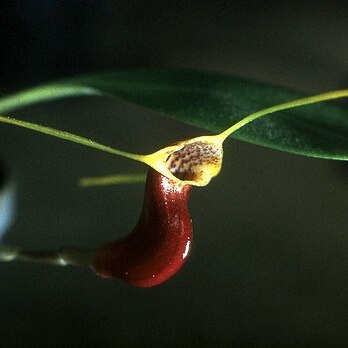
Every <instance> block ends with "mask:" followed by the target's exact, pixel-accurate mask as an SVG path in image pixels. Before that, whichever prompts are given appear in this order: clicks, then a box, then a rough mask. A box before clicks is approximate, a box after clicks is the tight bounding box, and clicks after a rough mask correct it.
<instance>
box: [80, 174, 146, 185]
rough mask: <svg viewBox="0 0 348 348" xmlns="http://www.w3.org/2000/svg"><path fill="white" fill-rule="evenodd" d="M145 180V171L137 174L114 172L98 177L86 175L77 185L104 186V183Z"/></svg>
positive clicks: (134, 182) (114, 183)
mask: <svg viewBox="0 0 348 348" xmlns="http://www.w3.org/2000/svg"><path fill="white" fill-rule="evenodd" d="M145 180H146V174H145V173H139V174H133V173H129V174H116V175H108V176H100V177H86V178H81V179H80V180H79V186H82V187H90V186H106V185H119V184H138V183H142V182H144V181H145Z"/></svg>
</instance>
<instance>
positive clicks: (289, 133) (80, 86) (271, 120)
mask: <svg viewBox="0 0 348 348" xmlns="http://www.w3.org/2000/svg"><path fill="white" fill-rule="evenodd" d="M81 95H109V96H113V97H117V98H120V99H122V100H125V101H128V102H130V103H133V104H135V105H139V106H142V107H145V108H147V109H150V110H153V111H155V112H158V113H161V114H163V115H167V116H170V117H171V118H173V119H176V120H178V121H181V122H184V123H187V124H190V125H194V126H199V127H202V128H204V129H207V130H210V131H213V132H221V131H222V130H224V129H226V128H228V127H229V126H231V125H232V124H234V123H236V122H237V121H239V120H241V119H242V118H243V117H245V116H247V115H249V114H251V113H254V112H256V111H258V110H261V109H264V108H267V107H270V106H273V105H277V104H280V103H284V102H289V101H292V100H295V99H299V98H303V97H305V95H304V94H301V93H298V92H294V91H292V90H289V89H285V88H280V87H274V86H269V85H266V84H262V83H258V82H255V81H250V80H245V79H240V78H235V77H231V76H228V75H222V74H216V73H210V72H198V71H192V70H181V69H142V70H132V71H106V72H102V73H98V74H93V75H87V76H81V77H77V78H72V79H67V80H64V81H58V82H56V83H51V84H47V85H42V86H39V87H36V88H33V89H29V90H26V91H23V92H19V93H16V94H14V95H10V96H5V97H3V98H0V113H1V114H7V115H9V112H10V111H13V110H16V109H18V108H20V107H24V106H27V105H30V104H35V103H39V102H43V101H49V100H53V99H58V98H63V97H69V96H81ZM9 116H10V115H9ZM232 136H233V137H234V138H237V139H240V140H244V141H248V142H251V143H254V144H258V145H263V146H267V147H270V148H274V149H279V150H282V151H287V152H291V153H297V154H302V155H306V156H313V157H321V158H331V159H342V160H346V159H348V108H347V107H342V106H338V105H335V104H333V103H332V102H321V103H318V104H313V105H308V106H301V107H297V108H294V109H291V110H286V111H280V112H277V113H274V114H271V115H268V116H265V117H262V118H261V119H258V120H256V121H254V122H251V123H249V124H248V125H246V126H245V127H243V128H241V129H240V130H238V131H237V132H235V133H234V134H233V135H232Z"/></svg>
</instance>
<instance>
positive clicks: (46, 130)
mask: <svg viewBox="0 0 348 348" xmlns="http://www.w3.org/2000/svg"><path fill="white" fill-rule="evenodd" d="M0 122H4V123H9V124H13V125H16V126H19V127H23V128H28V129H31V130H33V131H36V132H40V133H43V134H47V135H50V136H53V137H56V138H60V139H64V140H68V141H71V142H74V143H77V144H81V145H85V146H88V147H92V148H94V149H98V150H101V151H104V152H109V153H112V154H113V155H118V156H122V157H126V158H130V159H132V160H134V161H138V162H142V163H144V157H145V156H143V155H138V154H134V153H130V152H126V151H122V150H118V149H114V148H112V147H110V146H106V145H103V144H99V143H97V142H95V141H93V140H91V139H87V138H84V137H80V136H78V135H75V134H72V133H69V132H65V131H61V130H58V129H54V128H50V127H45V126H41V125H38V124H35V123H31V122H26V121H21V120H16V119H14V118H10V117H6V116H0Z"/></svg>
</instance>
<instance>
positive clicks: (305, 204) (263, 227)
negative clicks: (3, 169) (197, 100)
mask: <svg viewBox="0 0 348 348" xmlns="http://www.w3.org/2000/svg"><path fill="white" fill-rule="evenodd" d="M347 18H348V3H347V2H344V1H342V2H330V4H329V2H326V1H316V2H312V1H302V2H296V1H295V2H294V1H292V2H281V1H262V2H261V1H254V2H247V1H210V2H208V1H205V2H202V1H190V2H189V3H186V2H182V3H176V2H159V1H158V2H156V1H54V0H49V1H29V0H26V1H1V4H0V47H1V54H0V91H1V92H2V93H3V94H6V93H9V92H11V91H16V90H19V89H21V88H24V87H28V86H31V85H35V84H38V83H41V82H44V81H49V80H52V79H55V78H62V77H64V76H70V75H75V74H80V73H89V72H95V71H99V70H104V69H113V68H117V69H124V68H135V67H148V66H151V67H153V66H175V67H177V66H180V67H190V68H197V69H206V70H215V71H220V72H225V73H228V74H232V75H238V76H243V77H250V78H253V79H259V80H262V81H266V82H272V83H275V84H279V85H282V86H288V87H292V88H296V89H298V90H301V91H305V92H309V93H315V92H321V91H327V90H332V89H337V88H343V87H345V88H347V85H348V79H347V70H348V69H347V61H348V45H347V37H348V19H347ZM11 115H13V116H16V117H18V118H26V119H29V120H31V121H33V122H40V123H43V124H47V125H50V126H52V127H57V128H63V129H67V130H69V131H71V132H75V133H77V134H81V135H84V136H87V137H91V138H93V139H94V140H97V141H100V142H102V143H105V144H109V145H111V146H115V147H118V148H124V149H127V150H130V151H134V152H147V151H152V150H155V149H157V148H159V147H161V146H162V145H164V144H167V143H170V142H171V141H174V140H177V139H182V138H185V137H190V136H194V135H198V134H201V131H200V130H198V129H195V128H193V127H188V126H185V125H181V124H178V123H176V122H174V121H171V120H169V119H167V118H164V117H160V116H158V115H155V114H152V113H151V112H149V111H144V110H141V109H139V108H137V107H134V106H130V105H128V104H125V103H123V102H118V101H115V100H110V99H108V98H101V97H100V98H97V97H91V98H73V99H66V100H63V101H56V102H51V103H46V104H43V105H40V106H32V107H28V108H25V109H23V110H20V111H17V112H15V113H12V114H11ZM328 117H329V115H328ZM0 151H1V153H2V154H3V156H4V157H5V158H6V160H7V163H8V165H9V167H10V168H11V171H12V173H13V175H14V177H15V178H16V180H17V187H18V212H17V219H16V221H15V224H14V226H13V228H12V229H11V230H10V231H9V232H8V234H7V236H6V238H5V240H6V242H8V243H12V244H16V245H22V246H24V247H27V248H55V247H58V246H61V245H79V246H87V247H88V246H97V245H100V244H102V243H103V242H105V241H108V240H111V239H116V238H118V237H120V236H122V235H124V234H126V233H127V232H128V231H130V230H131V228H132V227H133V226H134V224H135V223H136V221H137V218H138V215H139V211H140V209H141V205H142V195H143V187H142V185H133V186H115V187H107V188H93V189H92V188H91V189H88V190H87V189H86V190H82V189H79V188H78V187H77V185H76V182H77V179H78V178H79V177H81V176H85V175H104V174H110V173H117V172H120V171H130V170H132V171H139V170H141V169H143V167H142V166H141V165H139V164H137V163H133V162H130V161H127V160H124V159H121V158H117V157H111V156H110V155H107V154H104V153H99V152H97V151H94V150H90V149H87V148H83V147H79V146H77V145H74V144H70V143H65V142H61V141H59V140H57V139H53V138H50V137H46V136H41V135H37V134H34V133H32V132H29V131H26V130H22V129H17V128H15V127H11V126H6V125H1V127H0ZM225 151H226V157H225V162H224V167H223V171H222V173H221V175H220V176H219V177H217V178H216V179H215V180H214V181H213V182H212V183H211V184H210V185H209V186H208V187H206V188H204V189H195V190H194V192H193V194H192V198H191V202H190V207H191V212H192V217H193V219H194V226H195V247H194V251H193V253H192V255H191V257H190V259H189V261H188V263H187V265H186V266H185V267H184V268H183V269H182V271H181V272H180V273H179V274H178V275H177V276H176V277H175V278H173V279H172V280H170V281H169V282H167V283H166V284H164V285H162V286H159V287H157V288H153V289H136V288H132V287H130V286H127V285H125V284H123V283H120V282H118V281H105V280H104V281H103V280H100V279H99V278H97V277H96V276H95V275H94V274H93V273H91V272H90V271H88V270H85V269H78V268H77V269H75V268H58V267H51V266H46V265H39V264H22V263H14V264H1V265H0V277H1V280H2V281H1V289H0V342H1V345H2V346H4V347H40V346H54V347H62V346H63V345H65V346H68V347H69V346H79V345H81V346H82V345H84V346H87V347H89V346H101V347H111V346H118V345H120V346H121V345H126V346H141V345H145V344H151V345H155V344H166V345H168V346H178V345H182V346H196V345H200V346H212V347H217V346H248V347H249V346H282V347H284V346H289V347H291V346H296V347H298V346H325V347H328V346H330V347H337V346H345V345H346V344H347V342H348V333H347V326H348V299H347V294H348V292H347V290H348V276H347V275H348V270H347V264H348V234H347V223H348V216H347V208H348V203H347V197H348V170H347V167H346V165H345V164H344V163H338V162H334V161H324V160H318V159H312V158H305V157H300V156H294V155H290V154H286V153H281V152H278V151H273V150H269V149H264V148H261V147H257V146H253V145H249V144H245V143H241V142H237V141H234V140H230V141H229V143H228V144H227V146H226V150H225Z"/></svg>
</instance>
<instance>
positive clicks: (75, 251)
mask: <svg viewBox="0 0 348 348" xmlns="http://www.w3.org/2000/svg"><path fill="white" fill-rule="evenodd" d="M94 254H95V250H94V249H81V248H61V249H58V250H52V251H36V250H23V249H22V248H20V247H16V246H11V245H6V244H1V245H0V262H10V261H25V262H41V263H46V264H51V265H56V266H68V265H75V266H87V267H89V266H90V265H91V262H92V259H93V257H94Z"/></svg>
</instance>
